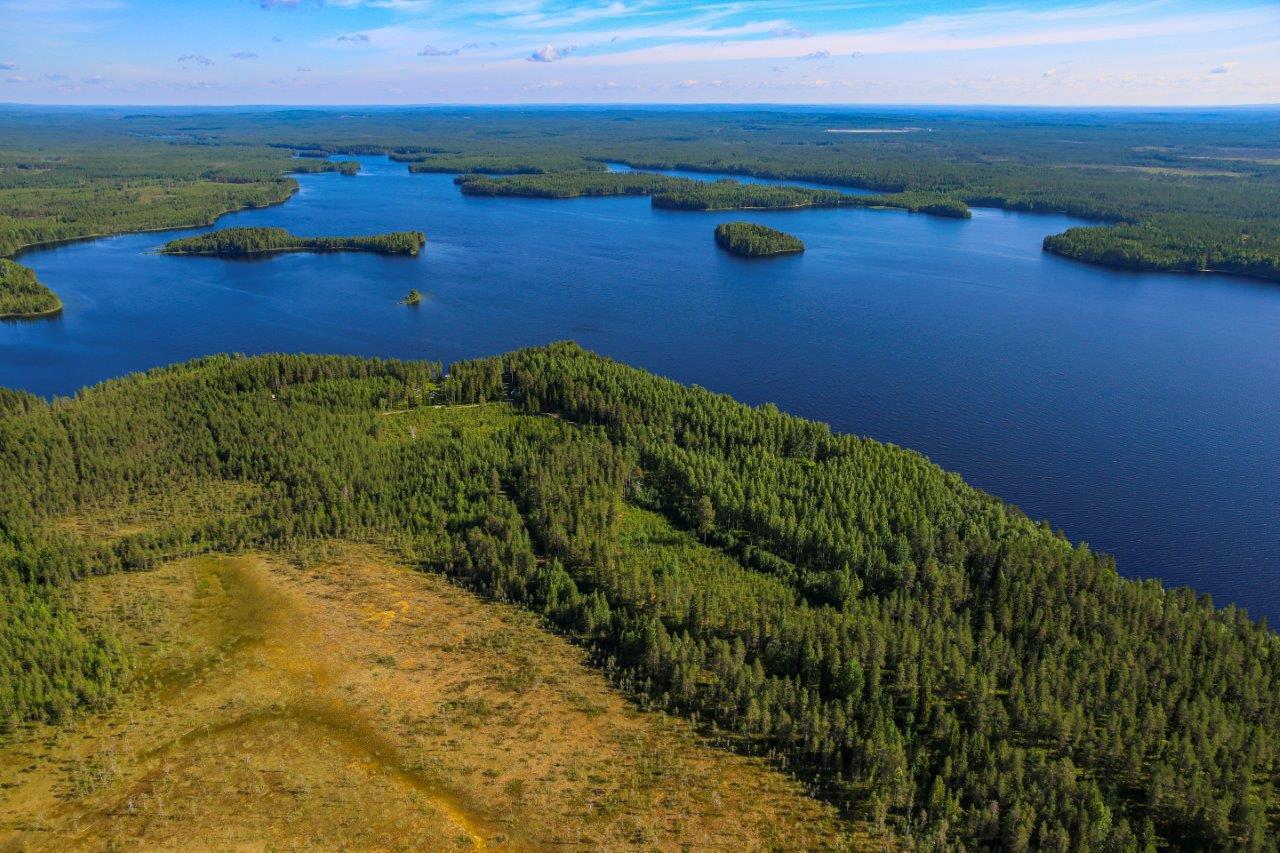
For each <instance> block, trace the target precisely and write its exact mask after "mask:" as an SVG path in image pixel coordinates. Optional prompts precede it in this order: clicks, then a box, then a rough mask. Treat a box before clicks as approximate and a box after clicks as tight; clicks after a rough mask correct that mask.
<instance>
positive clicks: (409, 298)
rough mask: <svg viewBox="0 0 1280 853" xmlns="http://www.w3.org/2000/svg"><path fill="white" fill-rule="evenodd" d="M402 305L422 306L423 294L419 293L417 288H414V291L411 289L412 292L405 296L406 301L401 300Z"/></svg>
mask: <svg viewBox="0 0 1280 853" xmlns="http://www.w3.org/2000/svg"><path fill="white" fill-rule="evenodd" d="M400 304H402V305H421V304H422V294H421V293H420V292H418V288H416V287H415V288H412V289H410V291H409V292H408V293H407V294H406V295H405V297H404V299H401V300H400Z"/></svg>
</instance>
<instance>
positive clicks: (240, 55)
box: [231, 50, 258, 60]
mask: <svg viewBox="0 0 1280 853" xmlns="http://www.w3.org/2000/svg"><path fill="white" fill-rule="evenodd" d="M231 58H232V59H241V60H244V59H257V58H258V54H256V53H253V52H251V51H248V50H237V51H236V52H235V53H233V54H231Z"/></svg>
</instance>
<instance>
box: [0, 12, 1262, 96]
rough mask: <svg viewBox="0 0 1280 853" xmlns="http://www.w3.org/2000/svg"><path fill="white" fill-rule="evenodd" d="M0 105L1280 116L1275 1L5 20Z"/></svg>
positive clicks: (54, 15) (18, 15) (3, 16)
mask: <svg viewBox="0 0 1280 853" xmlns="http://www.w3.org/2000/svg"><path fill="white" fill-rule="evenodd" d="M0 21H3V22H4V24H3V29H2V30H0V102H9V103H28V104H156V105H159V104H204V105H231V104H300V105H310V104H316V105H318V104H371V105H372V104H449V103H465V104H537V103H561V104H563V103H793V104H1010V105H1051V106H1056V105H1061V106H1068V105H1082V106H1083V105H1160V106H1196V105H1227V104H1264V103H1269V104H1274V103H1280V0H1198V2H1188V0H1101V2H1098V0H1092V2H1091V0H1074V2H1072V0H1067V2H1061V1H1060V0H1031V2H1021V3H1007V2H1000V0H978V2H969V0H951V2H936V1H934V2H931V1H930V0H908V1H907V2H887V0H865V2H864V0H787V2H783V1H782V0H737V2H710V3H687V2H675V0H491V1H490V2H478V0H323V2H322V0H0Z"/></svg>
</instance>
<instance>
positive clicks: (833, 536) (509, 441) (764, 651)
mask: <svg viewBox="0 0 1280 853" xmlns="http://www.w3.org/2000/svg"><path fill="white" fill-rule="evenodd" d="M548 415H550V416H551V417H548ZM0 457H2V458H3V460H4V464H0V544H2V545H3V547H0V585H2V586H3V595H4V599H5V601H6V602H7V604H8V606H7V607H6V608H5V609H4V610H3V611H0V649H4V650H5V652H4V654H3V655H0V724H3V725H4V726H5V727H8V728H12V727H15V726H22V725H23V724H24V721H28V720H39V719H46V720H61V719H65V718H67V717H68V716H70V715H74V714H76V713H78V712H80V711H82V710H87V709H92V708H94V707H99V706H102V705H103V704H106V703H110V702H112V701H114V699H115V697H116V696H117V695H118V692H119V691H120V689H121V688H122V686H125V685H128V684H129V683H130V682H129V678H130V676H129V672H130V661H129V660H128V659H127V657H125V656H124V655H123V654H122V651H121V647H120V646H119V645H118V644H117V643H116V642H115V640H114V639H113V636H114V635H113V633H112V627H111V625H110V624H106V623H103V622H101V621H81V620H80V619H79V618H78V617H77V616H76V615H75V614H76V611H75V610H74V609H73V606H72V599H73V591H72V590H73V587H74V585H75V584H76V583H77V581H76V579H77V578H83V577H85V576H87V575H90V574H102V573H109V572H118V571H127V570H128V571H132V570H139V569H148V568H152V567H155V566H158V565H161V564H163V563H164V561H166V560H169V559H172V558H175V557H180V556H188V555H192V554H200V553H208V552H215V553H216V552H243V551H244V550H246V549H258V550H266V551H268V552H275V553H278V554H280V555H281V556H282V557H289V558H290V559H297V560H301V561H302V564H303V565H309V566H314V565H316V563H315V561H314V558H311V559H310V560H308V558H307V557H306V556H305V555H306V554H307V553H309V552H310V550H309V549H315V548H322V547H324V544H325V543H326V542H332V541H336V540H343V539H351V540H358V541H359V542H361V543H365V544H366V545H369V544H375V543H376V544H377V545H379V546H381V547H383V548H386V549H388V550H389V551H390V552H391V553H394V554H396V555H399V558H400V559H403V560H407V561H409V562H411V563H412V564H414V565H416V566H418V567H420V568H421V569H422V570H424V571H427V572H433V573H440V574H442V575H444V576H447V577H449V578H451V579H453V580H454V581H455V582H456V583H458V584H460V585H463V586H465V587H467V588H468V589H471V590H474V591H476V592H479V593H481V594H483V595H485V596H488V597H491V598H492V599H495V600H498V601H502V602H511V603H515V604H518V605H520V606H522V607H524V608H527V609H528V610H530V611H532V612H533V613H535V614H537V615H539V616H540V617H541V618H543V619H545V620H546V622H547V624H550V625H553V626H555V627H556V628H557V629H558V630H560V631H562V632H564V633H565V634H567V635H568V636H570V637H572V638H575V639H576V640H577V641H578V642H580V643H583V644H585V645H587V646H588V647H589V648H590V649H592V656H591V660H593V661H595V662H596V664H597V665H598V666H600V667H601V668H602V670H603V671H604V672H606V673H607V674H608V675H609V676H610V677H611V678H612V679H613V680H614V682H615V683H616V684H617V685H619V686H620V687H622V688H623V689H624V690H626V691H628V692H629V693H631V694H632V695H633V696H634V697H635V699H636V701H638V702H639V703H641V704H642V705H643V706H645V707H648V708H653V709H662V710H664V711H666V712H668V713H671V714H678V715H684V716H688V717H691V718H692V717H696V719H697V720H699V721H701V723H702V724H703V725H705V726H707V727H709V729H710V730H711V731H712V732H714V733H715V736H716V737H717V738H719V739H721V740H722V741H723V742H724V743H726V744H727V745H729V746H732V747H734V748H735V749H739V750H742V751H747V752H752V753H755V754H760V755H765V756H769V757H771V758H772V759H773V760H774V761H776V762H778V763H779V764H780V765H781V766H785V767H788V768H791V769H792V770H793V771H794V772H795V773H796V774H798V775H800V776H801V777H802V778H805V779H808V780H810V782H809V785H810V790H812V791H814V792H815V793H816V794H817V795H818V796H820V797H822V798H825V799H827V800H829V801H830V802H833V803H836V804H838V805H840V806H841V807H843V808H844V809H846V810H847V813H848V814H850V815H851V816H853V818H854V819H857V820H860V821H864V822H865V823H866V825H868V826H871V827H878V828H880V831H883V832H886V833H890V834H893V835H897V836H899V838H900V839H901V842H900V843H901V844H902V845H906V846H910V845H915V844H921V845H933V846H939V847H943V848H946V847H955V846H960V845H963V846H965V847H967V848H970V849H973V848H978V847H988V846H994V847H1002V848H1006V849H1012V850H1026V849H1037V850H1061V851H1068V850H1072V849H1076V848H1080V847H1083V848H1087V849H1109V850H1147V849H1154V848H1157V847H1160V846H1165V845H1168V844H1176V845H1179V846H1192V847H1217V848H1231V847H1240V848H1260V847H1265V846H1266V844H1267V841H1268V839H1270V838H1274V837H1275V835H1276V832H1277V831H1278V830H1280V826H1278V825H1277V818H1276V814H1277V812H1276V805H1277V803H1280V799H1278V797H1277V778H1278V777H1277V769H1278V768H1277V760H1278V757H1280V646H1278V645H1277V644H1278V643H1280V641H1278V640H1277V638H1276V635H1275V634H1274V633H1272V632H1270V631H1269V630H1268V629H1267V628H1266V626H1265V625H1261V624H1257V623H1255V622H1253V621H1251V620H1249V619H1248V618H1247V617H1246V616H1245V614H1244V613H1243V612H1241V611H1239V610H1237V609H1235V608H1230V607H1229V608H1226V609H1217V608H1215V607H1214V606H1213V605H1212V604H1211V602H1210V601H1209V600H1208V598H1207V597H1204V596H1197V595H1196V594H1195V593H1194V592H1192V591H1191V590H1188V589H1177V590H1167V589H1164V588H1162V587H1161V586H1160V584H1158V583H1157V582H1155V581H1130V580H1125V579H1122V578H1121V577H1120V576H1119V575H1118V574H1117V572H1116V569H1115V566H1114V564H1113V561H1112V560H1111V559H1110V558H1108V557H1106V556H1104V555H1100V554H1097V553H1095V552H1093V551H1091V550H1089V549H1088V548H1087V547H1085V546H1083V545H1073V544H1071V543H1070V542H1068V541H1066V540H1065V539H1064V538H1062V537H1061V536H1060V535H1058V534H1055V533H1054V532H1053V531H1052V529H1051V528H1050V526H1049V525H1048V524H1046V523H1037V522H1034V521H1032V520H1031V519H1029V518H1028V517H1027V516H1025V515H1024V514H1023V513H1021V512H1020V511H1018V510H1017V509H1016V508H1014V507H1011V506H1008V505H1006V504H1004V503H1002V502H1001V501H999V500H997V499H996V498H993V497H992V496H990V495H987V494H984V493H982V492H980V491H978V490H976V489H973V488H971V487H970V486H968V485H967V484H965V483H964V482H963V480H962V479H961V478H960V477H959V476H957V475H955V474H952V473H948V472H946V471H944V470H942V469H940V468H938V467H937V466H936V465H933V464H932V463H930V462H929V461H928V460H927V459H926V458H924V457H923V456H921V455H919V454H916V453H913V452H911V451H907V450H903V449H900V448H898V447H894V446H891V445H886V444H881V443H878V442H876V441H872V440H868V439H862V438H856V437H853V436H847V435H838V434H834V433H832V431H831V430H830V429H829V428H828V427H826V426H825V425H823V424H820V423H815V422H812V421H806V420H802V419H800V418H795V417H791V416H788V415H785V414H783V413H781V412H779V411H778V410H777V409H776V408H774V407H772V406H763V407H756V408H752V407H748V406H745V405H742V404H739V403H736V402H734V401H733V400H732V399H730V398H728V397H726V396H722V395H717V394H713V393H710V392H708V391H705V390H702V389H698V388H689V387H684V386H681V385H678V384H676V383H674V382H671V381H668V380H665V379H661V378H658V377H656V376H653V375H651V374H648V373H645V372H643V371H640V370H635V369H632V368H629V367H626V366H624V365H621V364H618V363H615V362H613V361H610V360H608V359H606V358H602V357H599V356H596V355H593V354H591V353H588V352H586V351H584V350H582V349H580V348H579V347H577V346H575V345H572V344H556V345H553V346H550V347H546V348H538V349H530V350H522V351H519V352H515V353H511V354H509V355H506V356H502V357H498V358H486V359H480V360H476V361H470V362H464V363H459V364H454V365H452V366H451V368H450V370H449V372H448V375H447V376H445V375H444V374H443V372H442V370H441V367H440V366H439V365H436V364H431V363H426V362H398V361H380V360H365V359H359V358H348V357H328V356H311V355H300V356H279V355H277V356H263V357H256V358H243V357H231V356H217V357H210V358H205V359H201V360H198V361H195V362H191V363H188V364H183V365H178V366H175V367H167V368H160V369H156V370H153V371H150V372H149V373H147V374H142V375H135V376H130V377H126V378H122V379H117V380H112V381H110V382H106V383H104V384H102V385H100V386H97V387H95V388H92V389H89V390H86V391H84V392H82V393H80V394H77V395H76V396H75V397H73V398H69V399H60V400H58V401H56V402H55V403H53V404H50V403H49V402H46V401H45V400H42V399H40V398H37V397H34V396H31V395H28V394H24V393H21V392H10V391H5V392H0ZM202 495H207V496H208V497H201V496H202ZM225 495H232V496H234V498H228V497H225ZM219 496H222V497H219ZM148 506H150V507H155V508H156V509H155V511H154V512H151V513H150V514H149V515H146V516H145V517H144V518H145V521H146V523H140V522H138V521H136V520H134V521H129V522H128V523H121V524H119V525H116V526H103V525H102V524H101V523H99V522H97V521H95V520H97V519H106V518H110V517H113V514H117V515H118V514H121V513H125V515H123V516H121V517H123V518H125V519H126V520H127V519H129V518H131V517H132V516H130V515H128V514H127V513H129V512H133V510H132V509H131V508H136V507H148ZM317 571H318V570H317ZM294 574H296V575H306V574H308V573H305V572H304V573H297V572H295V573H294ZM313 574H314V572H313ZM315 576H316V577H320V575H319V574H315ZM391 612H393V613H398V611H391ZM504 642H509V641H504ZM508 647H509V646H503V645H501V643H500V641H499V640H497V639H495V640H493V641H492V642H491V643H490V644H489V645H486V646H484V648H485V649H491V648H492V649H503V648H508ZM477 648H479V647H477ZM353 651H356V652H358V650H353ZM406 654H409V655H411V656H412V655H414V654H416V652H406ZM462 708H463V706H456V707H455V711H454V712H455V713H462V712H463V710H462Z"/></svg>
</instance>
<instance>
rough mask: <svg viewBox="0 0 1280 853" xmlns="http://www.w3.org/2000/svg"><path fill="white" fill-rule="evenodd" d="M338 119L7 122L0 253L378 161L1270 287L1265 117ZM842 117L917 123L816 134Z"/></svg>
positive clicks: (865, 122)
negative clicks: (689, 175) (585, 177)
mask: <svg viewBox="0 0 1280 853" xmlns="http://www.w3.org/2000/svg"><path fill="white" fill-rule="evenodd" d="M337 116H338V114H337V113H334V112H330V111H326V110H274V111H265V112H264V111H256V112H240V113H238V112H235V111H231V110H215V111H204V112H197V113H191V114H184V113H181V112H176V113H155V114H148V113H139V112H130V111H123V110H101V111H98V112H95V113H74V112H66V113H52V112H49V111H39V110H36V111H23V110H14V109H10V110H7V111H6V112H5V122H6V134H5V138H4V139H3V140H0V255H5V254H9V255H11V254H12V253H14V252H15V251H17V250H18V249H19V248H20V247H22V246H24V245H28V244H31V243H36V242H41V241H44V240H55V239H68V238H73V237H80V236H87V235H90V234H97V233H119V232H122V231H129V230H137V229H139V228H158V227H175V226H191V225H199V224H207V223H208V222H211V221H212V219H213V218H215V217H216V216H217V215H218V214H219V213H220V212H223V211H226V210H233V209H237V208H239V207H246V206H255V205H261V204H267V203H271V202H273V201H280V200H282V199H283V198H287V196H288V194H289V193H290V192H291V191H292V189H293V187H292V182H291V181H289V180H288V179H287V178H281V177H280V175H281V174H282V173H284V172H287V171H290V170H301V169H306V170H312V169H315V170H330V169H340V170H342V171H344V172H345V171H347V170H348V169H350V168H352V167H348V166H345V165H341V164H333V163H331V162H329V161H326V160H322V159H318V158H320V157H324V156H328V155H333V154H388V155H391V156H394V157H396V158H397V159H401V160H404V161H406V162H409V163H410V164H411V165H418V164H423V167H424V168H428V169H432V170H434V168H436V167H439V168H447V169H448V170H449V171H454V170H455V167H456V171H459V172H477V171H490V170H491V171H495V172H500V173H507V172H508V171H510V172H528V173H544V174H545V173H555V172H563V171H565V170H566V169H571V170H573V171H574V172H588V171H592V170H595V171H599V170H600V169H601V164H602V163H603V162H606V161H617V162H623V163H627V164H629V165H631V166H633V167H636V168H654V169H658V168H661V169H686V170H691V171H704V172H727V173H732V174H741V175H752V176H757V177H762V178H774V179H783V180H810V181H820V182H824V183H831V184H836V185H845V186H850V187H858V188H863V189H870V190H875V191H878V192H880V193H882V194H883V195H881V196H880V197H879V199H878V200H877V201H868V200H866V197H863V200H862V201H861V202H860V203H862V204H873V205H881V206H892V207H903V208H906V209H909V210H916V211H921V212H926V213H933V214H936V215H942V216H966V215H968V207H969V206H975V207H986V206H993V207H1002V208H1005V209H1009V210H1023V211H1037V212H1057V213H1066V214H1071V215H1074V216H1080V217H1085V218H1089V219H1095V220H1099V221H1100V222H1102V223H1105V224H1102V225H1100V226H1098V227H1096V228H1095V229H1092V230H1089V231H1084V232H1081V231H1077V230H1074V229H1073V231H1072V232H1071V233H1070V234H1069V235H1063V237H1062V239H1060V240H1054V241H1050V242H1048V243H1047V244H1046V248H1047V249H1048V250H1050V251H1056V252H1059V253H1062V254H1065V255H1067V256H1069V257H1073V258H1077V259H1080V260H1086V261H1091V262H1095V263H1102V264H1106V265H1109V266H1120V267H1122V268H1130V269H1133V268H1152V269H1185V270H1198V269H1206V268H1208V269H1214V270H1220V271H1223V272H1231V273H1236V274H1242V275H1253V276H1258V277H1262V278H1271V279H1275V278H1276V273H1275V269H1276V268H1277V264H1278V263H1280V224H1277V220H1276V213H1275V211H1276V210H1278V209H1280V115H1277V114H1276V113H1275V111H1268V110H1261V109H1240V110H1223V111H1204V112H1197V111H1179V112H1176V113H1162V112H1152V111H1106V112H1098V113H1093V112H1085V111H1079V110H1067V111H1055V110H968V111H955V110H945V109H932V110H927V109H925V110H908V109H881V110H865V109H864V110H860V111H857V112H851V111H849V110H839V111H824V110H817V109H813V110H797V111H788V112H771V111H766V110H755V109H725V110H719V111H717V110H705V111H697V112H691V111H671V112H663V111H654V110H642V109H620V108H619V109H600V110H589V111H574V110H544V111H538V112H536V113H529V112H508V111H500V110H494V111H484V110H474V109H467V108H458V109H402V110H386V111H376V110H375V111H368V112H365V113H350V112H346V113H343V114H342V116H343V117H342V118H341V120H339V119H338V118H337ZM355 118H358V119H359V120H358V121H355V120H353V119H355ZM851 124H852V125H856V126H858V127H860V128H863V129H881V128H887V129H894V128H902V127H909V128H916V129H917V130H916V131H913V132H907V133H893V134H876V133H860V134H851V133H833V132H831V131H833V130H839V129H841V128H847V127H848V126H850V125H851ZM295 153H305V154H309V155H311V156H309V157H297V156H294V154H295ZM490 167H492V168H490ZM610 180H613V179H610ZM472 189H473V190H478V189H479V186H475V187H472ZM635 192H636V193H637V194H647V193H645V192H642V191H635ZM553 197H555V196H553ZM1117 223H1118V224H1119V227H1114V225H1115V224H1117ZM1206 259H1208V260H1209V262H1210V263H1209V264H1208V265H1207V266H1206V264H1205V261H1206Z"/></svg>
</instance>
